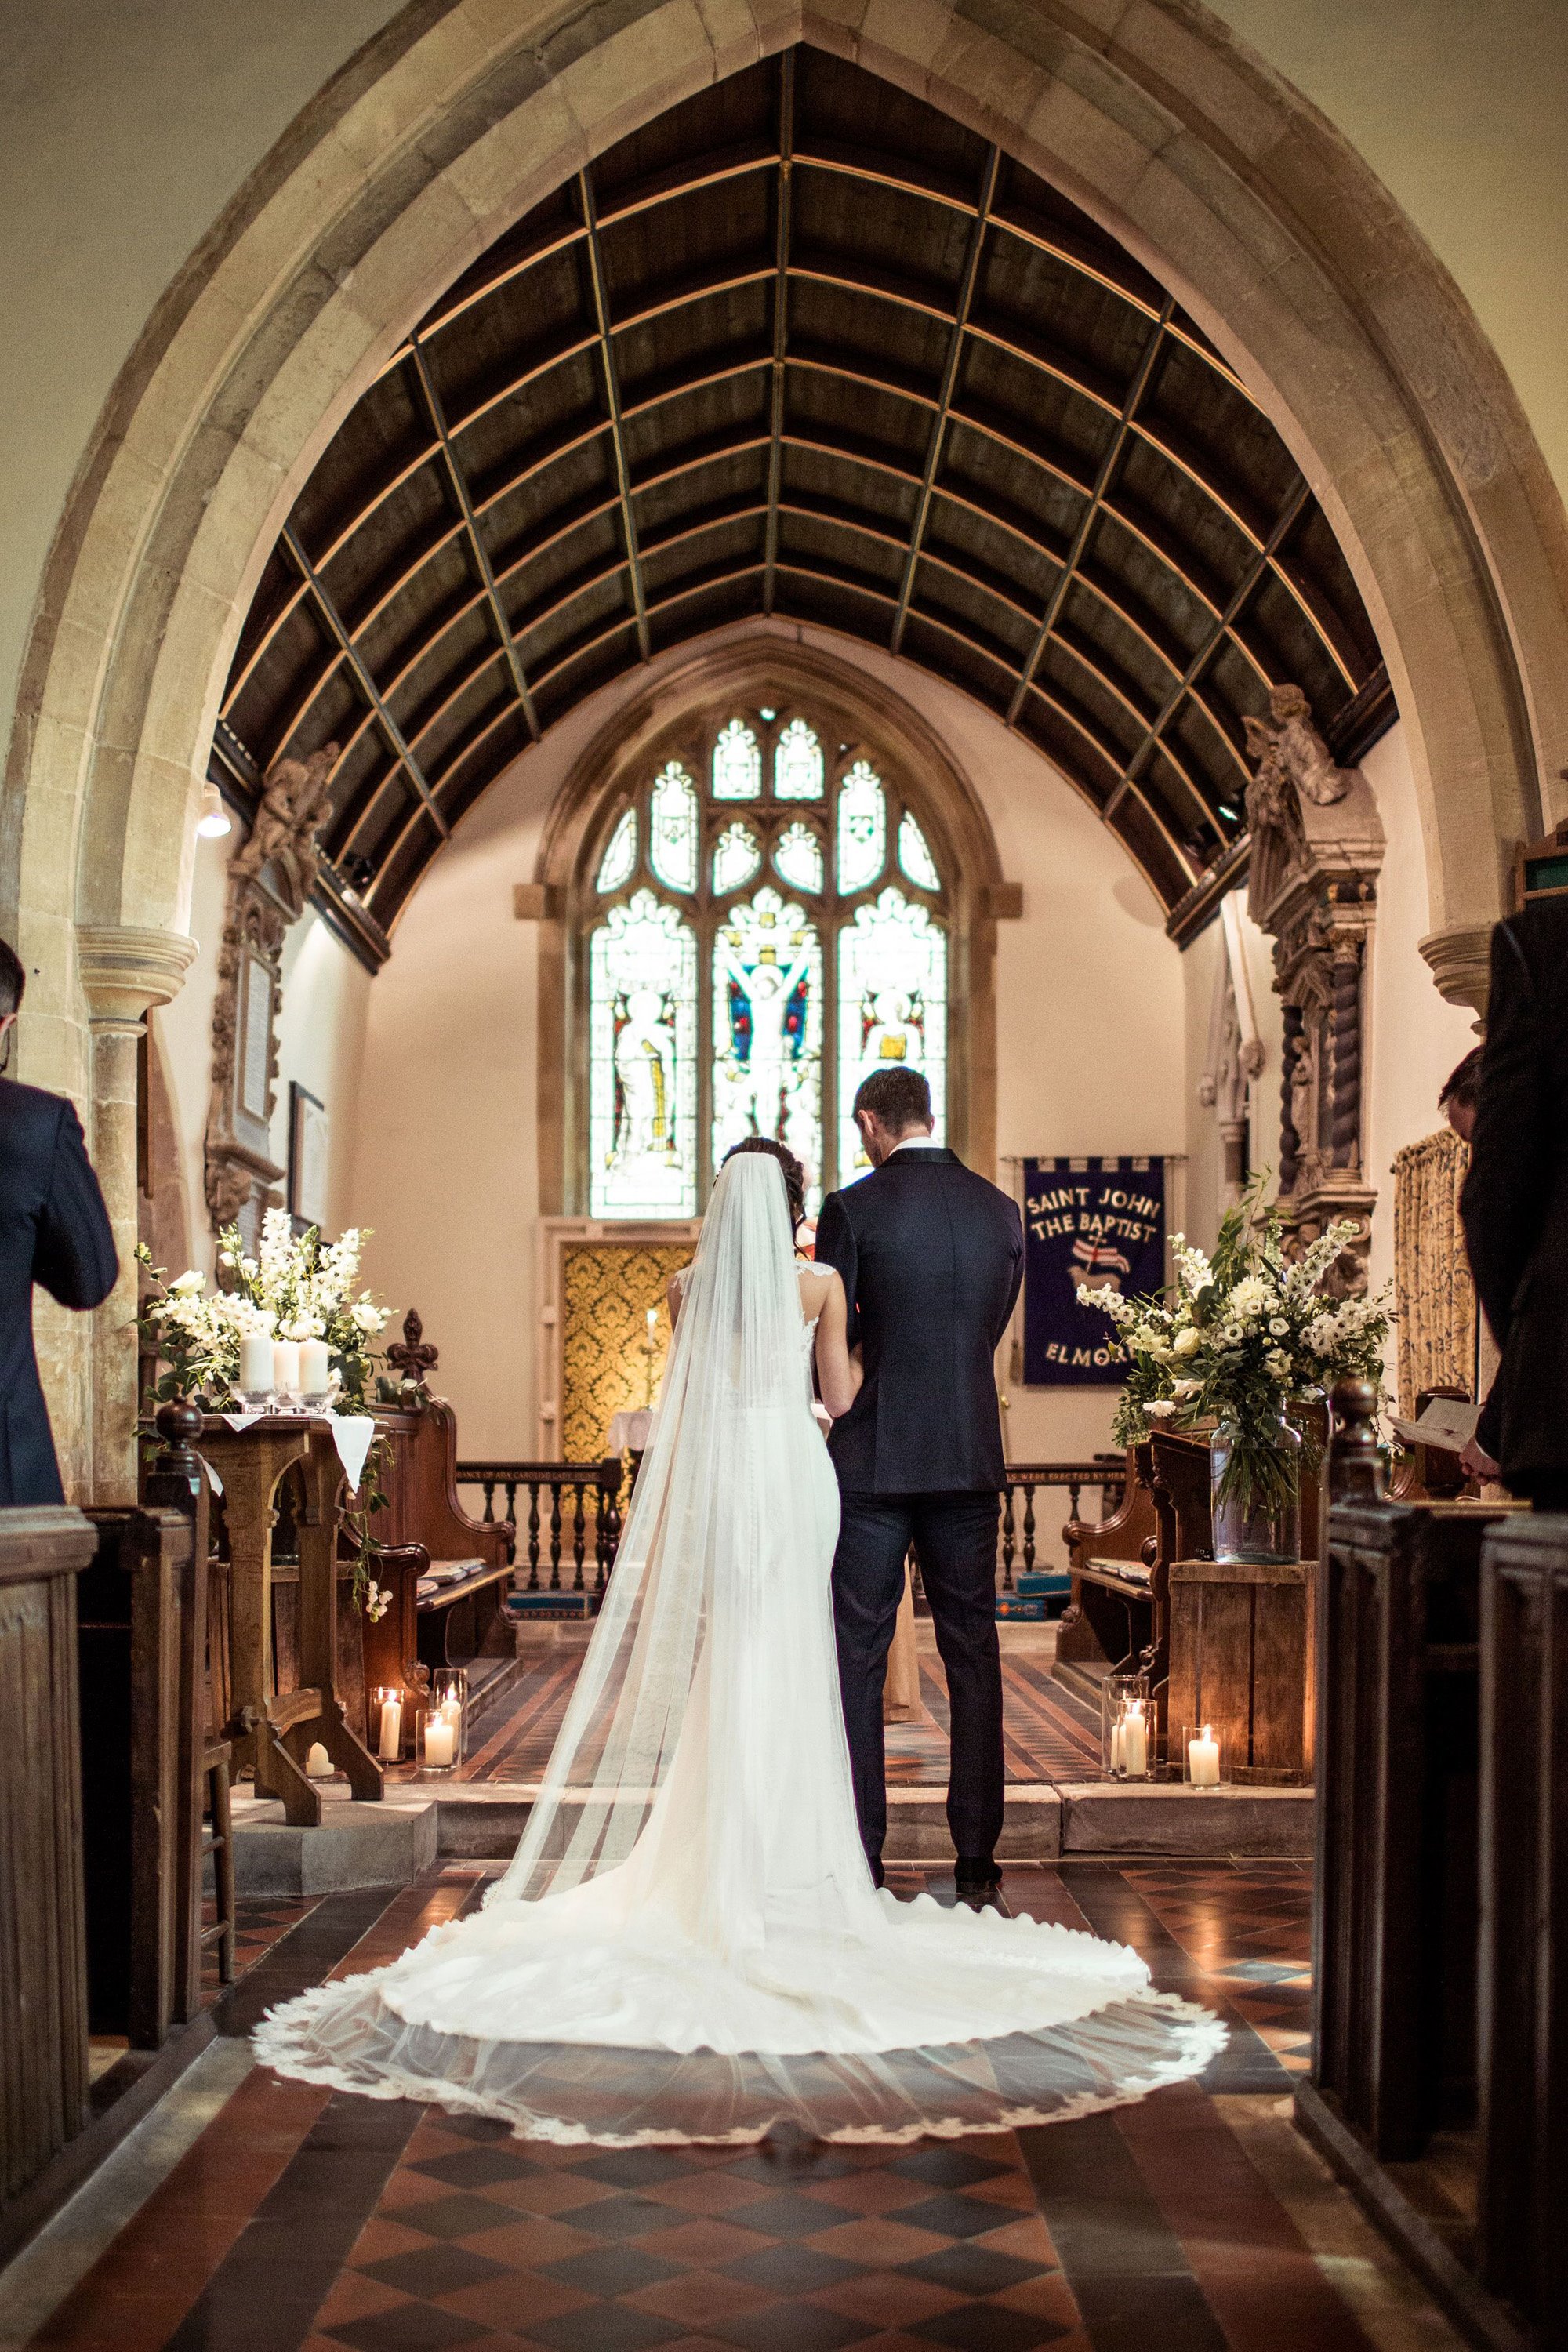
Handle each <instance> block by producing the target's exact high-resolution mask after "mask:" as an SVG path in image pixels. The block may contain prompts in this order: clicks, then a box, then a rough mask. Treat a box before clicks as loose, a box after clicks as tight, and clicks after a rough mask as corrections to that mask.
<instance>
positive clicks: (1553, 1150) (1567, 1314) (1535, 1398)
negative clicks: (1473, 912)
mask: <svg viewBox="0 0 1568 2352" xmlns="http://www.w3.org/2000/svg"><path fill="white" fill-rule="evenodd" d="M1461 1210H1462V1213H1463V1216H1464V1221H1465V1242H1466V1244H1467V1246H1468V1251H1469V1255H1470V1270H1471V1272H1472V1273H1473V1274H1474V1276H1475V1277H1476V1288H1477V1290H1478V1291H1479V1294H1480V1301H1481V1305H1482V1306H1483V1307H1485V1309H1486V1315H1487V1321H1488V1322H1489V1324H1490V1325H1491V1328H1492V1336H1493V1338H1494V1339H1496V1341H1497V1343H1498V1346H1499V1348H1500V1349H1501V1351H1502V1361H1501V1363H1500V1366H1499V1369H1498V1376H1497V1379H1496V1381H1494V1383H1493V1385H1492V1392H1491V1395H1490V1396H1489V1398H1488V1400H1487V1406H1486V1413H1485V1416H1484V1423H1483V1427H1484V1430H1485V1435H1484V1437H1483V1439H1482V1442H1483V1444H1486V1445H1487V1447H1488V1449H1489V1451H1490V1452H1492V1453H1495V1454H1496V1456H1497V1459H1498V1461H1499V1463H1500V1465H1501V1470H1502V1475H1503V1479H1504V1482H1505V1483H1506V1484H1507V1486H1509V1487H1510V1489H1511V1490H1512V1492H1513V1493H1514V1494H1516V1495H1528V1496H1531V1499H1532V1500H1533V1502H1534V1503H1535V1506H1536V1508H1537V1509H1538V1510H1549V1511H1562V1510H1568V898H1541V899H1537V900H1535V901H1534V902H1533V903H1532V904H1531V905H1530V906H1528V907H1526V908H1524V909H1523V911H1522V912H1521V913H1520V914H1517V915H1512V916H1510V918H1509V919H1508V920H1507V921H1506V922H1502V923H1500V924H1499V925H1498V927H1497V929H1496V930H1495V931H1494V932H1493V933H1492V962H1491V994H1490V998H1489V1004H1488V1010H1487V1038H1486V1045H1485V1047H1484V1049H1483V1052H1482V1056H1481V1071H1480V1087H1479V1094H1478V1097H1477V1102H1476V1117H1475V1127H1474V1131H1473V1133H1472V1135H1471V1139H1470V1172H1469V1174H1468V1176H1467V1177H1466V1179H1465V1189H1464V1193H1463V1196H1462V1200H1461ZM1478 1434H1480V1433H1478Z"/></svg>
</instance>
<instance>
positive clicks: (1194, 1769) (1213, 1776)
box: [1187, 1723, 1219, 1789]
mask: <svg viewBox="0 0 1568 2352" xmlns="http://www.w3.org/2000/svg"><path fill="white" fill-rule="evenodd" d="M1187 1779H1188V1780H1189V1781H1190V1783H1191V1784H1192V1786H1193V1787H1194V1789H1217V1788H1218V1787H1219V1741H1218V1740H1217V1739H1216V1738H1215V1736H1214V1733H1213V1731H1212V1730H1211V1729H1210V1727H1209V1726H1208V1725H1207V1724H1206V1723H1205V1726H1204V1727H1203V1729H1202V1731H1201V1732H1200V1733H1199V1735H1198V1737H1197V1738H1196V1739H1189V1740H1188V1742H1187Z"/></svg>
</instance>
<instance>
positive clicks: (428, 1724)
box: [425, 1715, 458, 1772]
mask: <svg viewBox="0 0 1568 2352" xmlns="http://www.w3.org/2000/svg"><path fill="white" fill-rule="evenodd" d="M457 1745H458V1727H457V1725H456V1724H455V1723H453V1722H450V1721H449V1720H448V1719H447V1717H446V1716H444V1715H431V1716H426V1719H425V1761H426V1764H427V1765H428V1766H429V1767H430V1769H431V1770H432V1771H437V1772H445V1771H447V1770H449V1769H450V1768H451V1763H452V1757H453V1754H454V1752H455V1750H456V1748H457Z"/></svg>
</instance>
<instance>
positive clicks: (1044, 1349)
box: [1024, 1160, 1165, 1389]
mask: <svg viewBox="0 0 1568 2352" xmlns="http://www.w3.org/2000/svg"><path fill="white" fill-rule="evenodd" d="M1164 1279H1165V1162H1164V1160H1025V1162H1024V1380H1025V1383H1026V1386H1027V1387H1030V1388H1106V1389H1113V1388H1120V1387H1121V1382H1122V1380H1123V1377H1124V1376H1125V1372H1126V1366H1125V1365H1124V1364H1123V1363H1122V1362H1121V1360H1120V1359H1119V1358H1118V1356H1117V1355H1116V1353H1115V1350H1114V1346H1113V1340H1114V1334H1113V1332H1112V1330H1111V1328H1110V1324H1109V1323H1108V1322H1107V1321H1106V1319H1105V1318H1104V1316H1103V1315H1101V1314H1099V1313H1097V1312H1096V1311H1095V1309H1094V1308H1092V1307H1082V1306H1080V1305H1079V1297H1078V1292H1079V1285H1080V1284H1087V1285H1088V1286H1089V1287H1090V1288H1091V1289H1097V1290H1119V1291H1121V1293H1122V1294H1123V1296H1124V1297H1131V1296H1132V1295H1133V1294H1135V1293H1139V1292H1142V1291H1148V1290H1158V1289H1159V1288H1160V1287H1161V1286H1162V1285H1163V1282H1164Z"/></svg>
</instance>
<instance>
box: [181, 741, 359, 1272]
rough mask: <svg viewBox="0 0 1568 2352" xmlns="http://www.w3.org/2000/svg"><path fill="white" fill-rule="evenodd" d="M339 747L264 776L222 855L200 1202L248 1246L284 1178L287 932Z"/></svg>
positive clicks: (304, 892)
mask: <svg viewBox="0 0 1568 2352" xmlns="http://www.w3.org/2000/svg"><path fill="white" fill-rule="evenodd" d="M337 757H338V747H337V745H336V744H335V743H328V744H325V745H324V746H323V747H322V749H321V751H313V752H312V753H311V754H310V758H309V759H308V760H279V761H275V762H274V763H273V765H272V766H271V767H270V768H269V769H268V772H267V775H266V777H265V779H264V781H263V783H262V789H261V803H260V805H259V807H258V810H257V812H256V816H255V819H254V821H253V823H252V824H251V828H250V832H249V834H248V835H247V838H246V839H245V840H244V841H243V842H242V843H241V844H240V845H239V847H238V848H237V850H236V851H235V853H234V855H233V856H232V857H231V858H230V859H229V865H228V903H227V907H226V910H225V915H224V926H223V938H222V940H221V942H220V944H219V948H218V959H217V983H218V984H217V998H216V1003H215V1004H214V1006H213V1075H212V1093H211V1097H210V1098H209V1101H208V1106H207V1131H206V1196H207V1209H208V1212H209V1213H210V1215H211V1217H212V1222H213V1229H214V1231H215V1232H217V1231H219V1230H221V1229H222V1227H223V1226H225V1225H228V1224H234V1223H238V1225H239V1227H240V1230H241V1232H242V1233H243V1234H245V1236H246V1239H247V1242H253V1241H254V1240H255V1237H256V1233H257V1229H258V1225H259V1223H260V1218H261V1213H262V1212H263V1210H264V1209H267V1208H268V1207H270V1206H272V1205H273V1203H274V1202H275V1200H276V1197H277V1196H276V1194H275V1192H273V1189H272V1188H273V1187H274V1186H275V1185H276V1184H277V1183H278V1181H279V1179H280V1177H281V1176H282V1174H283V1171H282V1169H281V1168H280V1167H279V1165H278V1163H277V1161H276V1160H274V1159H273V1158H272V1156H271V1150H270V1145H271V1122H272V1110H273V1105H274V1102H275V1100H276V1096H277V1086H278V1007H279V1002H280V1000H281V996H282V974H281V959H282V952H283V940H284V935H285V933H286V932H287V931H288V929H289V925H290V924H291V923H294V922H297V921H298V919H299V918H300V915H302V914H303V913H304V911H305V903H306V900H307V899H308V898H309V897H310V890H311V887H312V886H313V884H314V882H315V879H316V873H317V868H318V864H319V859H318V854H317V849H316V833H317V828H318V827H319V826H320V825H321V822H322V820H323V818H324V817H325V816H326V814H327V811H328V806H329V801H330V794H329V788H328V781H327V780H328V778H329V776H330V775H331V770H332V768H333V766H334V764H335V763H336V761H337Z"/></svg>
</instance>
